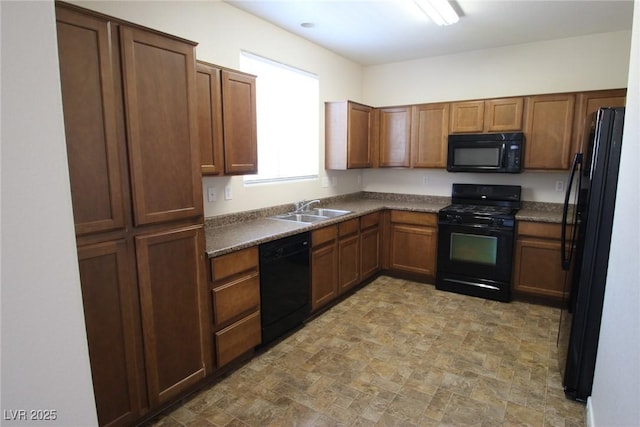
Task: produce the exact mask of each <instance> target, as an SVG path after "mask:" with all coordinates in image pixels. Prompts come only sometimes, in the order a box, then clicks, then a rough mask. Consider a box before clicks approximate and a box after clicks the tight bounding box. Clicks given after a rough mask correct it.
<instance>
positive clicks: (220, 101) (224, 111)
mask: <svg viewBox="0 0 640 427" xmlns="http://www.w3.org/2000/svg"><path fill="white" fill-rule="evenodd" d="M197 95H198V96H197V99H198V129H199V138H200V156H201V164H202V174H203V175H245V174H254V173H257V172H258V145H257V124H256V77H255V76H254V75H251V74H246V73H242V72H240V71H235V70H230V69H227V68H224V67H220V66H217V65H214V64H209V63H206V62H203V61H198V63H197Z"/></svg>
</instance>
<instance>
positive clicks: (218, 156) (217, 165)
mask: <svg viewBox="0 0 640 427" xmlns="http://www.w3.org/2000/svg"><path fill="white" fill-rule="evenodd" d="M196 71H197V75H196V83H197V88H198V89H197V92H198V138H199V140H200V163H201V165H202V169H201V171H202V174H203V175H221V174H223V173H224V157H223V156H224V155H223V147H222V144H223V138H224V135H223V133H222V80H221V72H220V69H218V68H216V67H212V66H210V65H208V64H204V63H201V62H198V63H197V65H196Z"/></svg>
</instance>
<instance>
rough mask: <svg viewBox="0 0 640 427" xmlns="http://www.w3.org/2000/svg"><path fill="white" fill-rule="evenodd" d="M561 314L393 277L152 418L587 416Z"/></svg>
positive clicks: (438, 420) (183, 421) (579, 421)
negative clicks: (564, 380) (571, 396)
mask: <svg viewBox="0 0 640 427" xmlns="http://www.w3.org/2000/svg"><path fill="white" fill-rule="evenodd" d="M558 318H559V311H558V309H555V308H550V307H544V306H539V305H532V304H526V303H522V302H517V301H516V302H511V303H508V304H505V303H500V302H494V301H489V300H484V299H479V298H474V297H469V296H464V295H458V294H453V293H448V292H442V291H437V290H436V289H435V288H434V286H432V285H425V284H421V283H415V282H411V281H407V280H401V279H396V278H390V277H386V276H382V277H379V278H377V279H376V280H375V281H373V282H372V283H370V284H369V285H367V286H366V287H364V288H362V289H360V290H359V291H358V292H356V293H355V294H354V295H352V296H351V297H349V298H348V299H346V300H344V301H342V302H341V303H339V304H338V305H336V306H334V307H333V308H331V309H330V310H328V311H326V312H325V313H323V314H322V315H320V316H318V317H316V318H315V319H313V320H312V321H310V322H309V323H308V324H307V325H305V326H304V328H302V329H300V330H298V331H297V332H295V333H294V334H292V335H290V336H289V337H287V338H286V339H284V340H283V341H281V342H280V343H278V344H277V345H275V346H273V347H272V348H270V349H269V350H267V351H266V352H264V353H262V354H261V355H259V356H257V357H255V358H254V359H252V360H251V361H250V362H248V363H247V364H246V365H244V366H243V367H241V368H240V369H238V370H237V371H235V372H234V373H232V374H231V375H229V376H228V377H226V378H224V379H223V380H221V381H220V382H218V383H217V384H215V385H213V386H211V387H209V388H207V389H205V390H203V391H201V392H199V393H198V394H196V395H194V396H192V397H191V398H190V399H189V400H187V401H185V402H184V403H183V404H182V405H181V406H179V407H178V408H175V409H173V410H171V411H170V412H168V413H165V414H164V415H161V416H160V417H158V418H156V419H155V420H153V421H152V422H151V423H150V425H152V426H155V427H167V426H200V427H210V426H220V427H222V426H228V427H231V426H260V427H262V426H462V425H465V426H466V425H469V426H483V427H484V426H510V425H526V426H576V427H578V426H584V425H585V407H584V405H582V404H580V403H576V402H572V401H570V400H568V399H566V398H565V397H564V393H563V390H562V386H561V378H560V373H559V370H558V364H557V358H556V334H557V327H558Z"/></svg>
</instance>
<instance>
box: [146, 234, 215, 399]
mask: <svg viewBox="0 0 640 427" xmlns="http://www.w3.org/2000/svg"><path fill="white" fill-rule="evenodd" d="M136 255H137V265H138V281H139V287H140V300H141V301H140V302H141V304H140V306H141V310H142V326H143V334H144V347H145V356H146V360H145V362H146V370H147V383H148V388H149V397H150V399H151V404H152V405H158V404H161V403H164V402H166V401H168V400H169V399H170V398H172V397H174V396H176V395H177V394H178V393H180V392H181V391H183V390H185V389H186V388H188V387H189V386H191V385H193V384H195V383H196V382H197V381H199V380H200V379H202V378H204V376H205V373H206V370H207V368H208V366H209V363H210V357H211V356H210V348H211V346H210V328H209V322H210V316H209V310H210V308H209V304H208V289H207V283H206V273H205V261H204V255H205V250H204V233H203V229H202V226H199V227H190V228H184V229H178V230H172V231H168V232H160V233H155V234H151V235H143V236H137V237H136Z"/></svg>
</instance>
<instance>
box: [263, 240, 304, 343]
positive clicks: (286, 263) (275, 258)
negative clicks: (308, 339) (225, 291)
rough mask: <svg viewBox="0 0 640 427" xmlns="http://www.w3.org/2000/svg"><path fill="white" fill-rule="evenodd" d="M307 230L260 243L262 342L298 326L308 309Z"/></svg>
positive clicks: (266, 341)
mask: <svg viewBox="0 0 640 427" xmlns="http://www.w3.org/2000/svg"><path fill="white" fill-rule="evenodd" d="M310 291H311V277H310V273H309V233H308V232H307V233H300V234H296V235H295V236H291V237H285V238H283V239H278V240H275V241H273V242H268V243H263V244H261V245H260V306H261V307H260V312H261V319H262V344H263V345H265V344H268V343H270V342H272V341H273V340H275V339H276V338H278V337H280V336H282V335H284V334H285V333H287V332H289V331H290V330H292V329H294V328H295V327H296V326H298V325H300V324H301V323H302V322H303V320H304V319H305V318H306V317H307V316H308V315H309V311H310Z"/></svg>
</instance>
